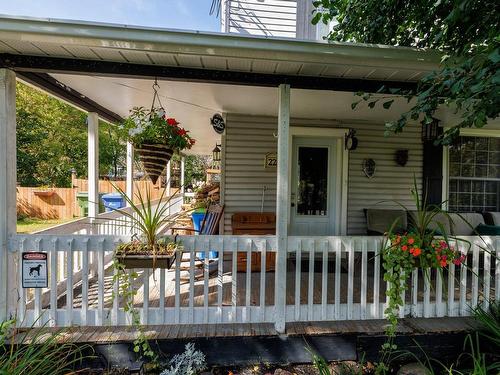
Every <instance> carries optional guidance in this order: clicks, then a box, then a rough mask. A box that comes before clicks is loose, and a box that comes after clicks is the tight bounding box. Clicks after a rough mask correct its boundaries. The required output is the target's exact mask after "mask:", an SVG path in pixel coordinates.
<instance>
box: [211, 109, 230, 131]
mask: <svg viewBox="0 0 500 375" xmlns="http://www.w3.org/2000/svg"><path fill="white" fill-rule="evenodd" d="M210 124H212V127H213V128H214V130H215V132H216V133H217V134H222V133H224V130H225V129H226V124H225V123H224V119H223V118H222V116H221V115H220V114H218V113H216V114H215V115H213V116H212V118H211V119H210Z"/></svg>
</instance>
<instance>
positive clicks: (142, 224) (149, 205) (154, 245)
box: [113, 185, 180, 363]
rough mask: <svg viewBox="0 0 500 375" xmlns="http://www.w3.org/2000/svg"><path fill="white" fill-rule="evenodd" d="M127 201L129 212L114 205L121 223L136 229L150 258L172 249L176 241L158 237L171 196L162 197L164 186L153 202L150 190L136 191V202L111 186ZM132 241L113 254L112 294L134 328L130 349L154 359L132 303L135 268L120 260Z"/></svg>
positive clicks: (154, 356) (134, 290) (132, 243)
mask: <svg viewBox="0 0 500 375" xmlns="http://www.w3.org/2000/svg"><path fill="white" fill-rule="evenodd" d="M113 187H114V188H115V189H116V191H118V192H119V193H120V194H121V195H122V197H123V198H124V199H125V201H126V202H127V204H128V206H129V207H130V208H131V212H128V211H126V210H120V209H117V210H116V211H118V212H119V213H120V214H121V215H123V216H124V217H125V218H126V219H125V220H123V224H124V225H127V226H128V225H131V226H132V227H133V228H136V229H137V230H138V231H139V234H140V235H139V239H138V240H139V242H140V244H144V245H145V246H141V249H142V248H145V249H146V250H147V252H148V254H149V255H151V256H153V264H154V258H155V257H156V256H157V255H159V254H164V253H165V252H167V253H169V254H173V253H175V251H176V250H177V249H178V248H179V246H180V245H178V244H176V243H172V242H169V241H168V240H166V239H160V238H159V233H160V230H161V229H162V228H163V227H164V226H165V225H168V224H169V223H170V219H168V215H167V211H168V209H169V207H170V206H171V199H172V197H167V198H165V190H163V191H162V194H161V196H160V199H159V200H158V201H157V202H152V201H151V192H150V191H149V190H147V191H146V196H145V197H143V196H142V194H141V192H140V191H138V193H137V194H136V196H137V197H138V199H139V203H138V204H136V203H134V201H133V199H131V198H130V197H128V196H127V194H126V193H125V192H124V191H123V190H122V189H120V188H119V187H118V186H115V185H114V186H113ZM136 247H137V246H136V245H135V241H133V242H131V243H129V244H123V245H120V246H118V247H117V249H116V251H115V256H114V257H113V268H114V270H115V272H114V274H113V282H118V285H119V286H120V287H119V291H118V295H115V294H113V299H114V298H118V297H121V298H122V300H123V304H124V311H125V312H126V313H128V314H129V315H130V317H131V320H132V325H133V326H134V327H136V329H137V331H138V337H137V338H136V340H135V341H134V352H135V353H138V354H139V355H141V356H144V357H146V358H149V359H150V360H151V361H152V362H153V363H157V361H158V356H157V355H156V354H155V352H154V351H153V350H152V348H151V345H150V343H149V341H148V338H147V336H146V334H145V332H144V327H143V326H142V324H141V318H140V314H139V311H138V310H137V309H136V308H135V307H134V298H135V296H136V295H137V289H136V288H135V287H134V282H135V280H136V279H137V278H138V274H137V272H130V273H128V272H127V270H126V269H125V265H124V264H123V263H122V260H121V259H122V257H123V256H124V255H126V254H127V252H128V250H129V249H134V250H135V249H136Z"/></svg>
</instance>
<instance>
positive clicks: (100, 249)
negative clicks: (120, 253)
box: [96, 239, 104, 326]
mask: <svg viewBox="0 0 500 375" xmlns="http://www.w3.org/2000/svg"><path fill="white" fill-rule="evenodd" d="M96 256H97V325H99V326H102V325H103V324H104V239H101V240H100V241H99V242H98V245H97V254H96Z"/></svg>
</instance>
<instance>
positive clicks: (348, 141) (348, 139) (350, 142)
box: [344, 129, 358, 151]
mask: <svg viewBox="0 0 500 375" xmlns="http://www.w3.org/2000/svg"><path fill="white" fill-rule="evenodd" d="M344 145H345V149H346V150H349V151H353V150H356V148H357V147H358V138H356V130H354V129H351V130H349V133H347V134H346V135H345V140H344Z"/></svg>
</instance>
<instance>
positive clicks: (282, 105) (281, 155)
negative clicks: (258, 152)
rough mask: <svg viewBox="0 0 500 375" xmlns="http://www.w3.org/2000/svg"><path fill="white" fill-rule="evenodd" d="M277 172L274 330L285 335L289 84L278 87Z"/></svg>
mask: <svg viewBox="0 0 500 375" xmlns="http://www.w3.org/2000/svg"><path fill="white" fill-rule="evenodd" d="M278 90H279V91H278V92H279V100H278V106H279V107H278V170H277V174H278V177H277V189H276V272H275V288H276V290H275V294H274V295H275V301H274V306H275V309H276V322H275V328H276V331H278V332H280V333H284V332H285V309H286V260H287V246H288V196H289V192H288V190H289V187H288V147H289V145H288V143H289V135H290V85H286V84H281V85H279V87H278Z"/></svg>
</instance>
